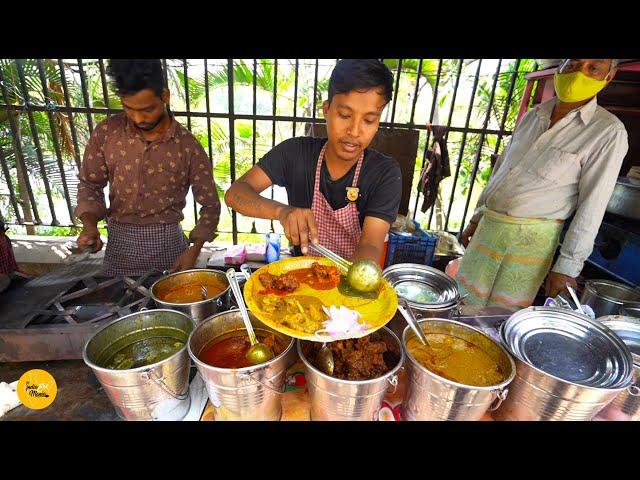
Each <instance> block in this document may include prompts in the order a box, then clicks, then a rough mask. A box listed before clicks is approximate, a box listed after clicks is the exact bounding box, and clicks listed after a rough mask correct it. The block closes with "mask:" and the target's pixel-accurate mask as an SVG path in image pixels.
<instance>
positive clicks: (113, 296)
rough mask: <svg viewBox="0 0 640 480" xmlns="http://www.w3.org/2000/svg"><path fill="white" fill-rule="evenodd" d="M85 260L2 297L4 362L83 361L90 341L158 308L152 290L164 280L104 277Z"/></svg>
mask: <svg viewBox="0 0 640 480" xmlns="http://www.w3.org/2000/svg"><path fill="white" fill-rule="evenodd" d="M100 267H101V260H99V259H85V260H81V261H78V262H76V263H73V264H71V265H65V266H63V267H61V268H59V269H56V270H54V271H52V272H49V273H47V274H46V275H43V276H41V277H37V278H35V279H33V280H30V281H25V280H22V281H14V282H12V285H11V286H10V287H9V288H8V289H7V290H5V292H3V293H2V294H0V361H36V360H37V361H42V360H64V359H80V358H82V349H83V347H84V344H85V343H86V341H87V340H88V339H89V338H90V337H91V336H92V335H93V334H94V333H95V332H96V331H97V330H98V329H100V328H101V327H103V326H104V325H106V324H108V323H109V322H111V321H113V320H115V319H117V318H120V317H123V316H125V315H129V314H130V313H134V312H137V311H139V310H140V309H142V308H144V307H148V308H153V301H152V299H151V297H150V293H149V288H150V286H151V285H152V284H153V282H154V281H155V280H157V279H158V278H159V276H160V273H158V274H157V275H156V276H151V275H148V276H143V277H140V278H138V279H134V278H129V277H123V276H119V277H103V276H100Z"/></svg>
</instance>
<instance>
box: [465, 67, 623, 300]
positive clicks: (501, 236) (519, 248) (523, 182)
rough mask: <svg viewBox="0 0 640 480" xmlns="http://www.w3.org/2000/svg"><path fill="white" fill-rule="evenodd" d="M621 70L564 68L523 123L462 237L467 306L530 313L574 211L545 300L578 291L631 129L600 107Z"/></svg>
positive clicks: (613, 68)
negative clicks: (545, 97)
mask: <svg viewBox="0 0 640 480" xmlns="http://www.w3.org/2000/svg"><path fill="white" fill-rule="evenodd" d="M616 65H617V61H616V60H613V59H567V60H565V61H563V62H562V63H561V64H560V67H559V68H558V71H557V73H556V74H555V77H554V86H555V90H556V95H557V96H556V97H554V98H553V99H551V100H548V101H546V102H543V103H541V104H540V105H538V106H537V107H535V108H533V109H531V110H530V111H528V112H527V113H526V114H525V115H524V116H523V117H522V119H521V120H520V122H519V123H518V125H517V128H516V129H515V131H514V133H513V137H512V139H511V142H510V143H509V145H508V146H507V147H506V148H505V150H504V152H503V153H502V155H501V156H500V158H499V159H498V161H497V162H496V165H495V167H494V170H493V173H492V175H491V178H490V180H489V183H488V184H487V186H486V188H485V189H484V191H483V192H482V194H481V195H480V198H479V200H478V205H477V207H476V211H475V212H474V215H473V217H472V219H471V222H470V223H469V225H468V226H467V228H466V229H465V230H464V232H463V233H462V239H461V241H462V244H463V245H464V246H466V247H467V251H466V253H465V255H464V257H463V258H462V261H461V263H460V267H459V269H458V273H457V276H456V279H457V281H458V284H459V286H460V290H461V291H462V293H467V294H468V296H467V298H466V300H465V302H466V303H468V304H472V305H482V306H484V305H490V306H491V305H495V306H503V307H508V308H522V307H527V306H529V305H531V303H532V302H533V300H534V298H535V296H536V293H537V291H538V289H539V288H540V285H541V284H542V281H543V280H544V278H545V276H546V275H547V272H549V268H550V267H551V262H552V261H553V256H554V254H555V250H556V247H557V245H558V240H559V237H560V233H561V231H562V227H563V224H564V221H565V220H566V219H567V218H569V217H570V216H571V215H572V214H573V213H574V212H575V216H574V218H573V220H572V222H571V225H570V226H569V228H568V230H567V233H566V235H565V238H564V241H563V243H562V247H561V249H560V255H559V258H558V260H557V261H556V263H555V265H554V266H553V268H552V269H551V272H549V275H548V276H547V280H546V282H545V293H546V294H547V295H548V296H555V295H557V294H558V293H559V292H561V291H562V290H564V289H565V288H566V285H567V284H569V285H571V286H573V287H576V280H575V279H576V277H577V276H578V275H579V274H580V271H581V270H582V267H583V265H584V261H585V260H586V259H587V257H588V256H589V255H590V254H591V251H592V250H593V241H594V239H595V236H596V234H597V232H598V228H599V226H600V222H601V221H602V217H603V216H604V212H605V210H606V207H607V203H608V201H609V198H610V197H611V193H612V192H613V188H614V187H615V183H616V180H617V177H618V174H619V172H620V166H621V165H622V161H623V159H624V156H625V155H626V153H627V150H628V142H627V132H626V130H625V127H624V125H623V124H622V122H621V121H620V120H618V118H616V117H615V116H614V115H612V114H611V113H609V112H608V111H607V110H605V109H604V108H602V107H600V106H598V104H597V99H596V94H597V93H598V92H599V91H600V90H602V88H604V87H605V86H606V85H607V84H608V83H609V82H610V81H611V79H612V78H613V77H614V75H615V72H616Z"/></svg>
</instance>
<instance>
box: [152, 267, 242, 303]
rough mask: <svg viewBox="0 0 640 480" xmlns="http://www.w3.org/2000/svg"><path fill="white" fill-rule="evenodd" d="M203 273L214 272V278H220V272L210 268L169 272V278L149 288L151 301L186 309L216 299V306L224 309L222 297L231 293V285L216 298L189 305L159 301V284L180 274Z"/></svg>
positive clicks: (163, 278) (160, 280) (161, 279)
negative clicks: (157, 292) (157, 287)
mask: <svg viewBox="0 0 640 480" xmlns="http://www.w3.org/2000/svg"><path fill="white" fill-rule="evenodd" d="M202 271H206V272H214V273H213V274H212V276H214V277H217V276H218V275H217V273H216V272H218V271H217V270H213V269H210V268H192V269H191V270H181V271H179V272H171V271H169V272H168V275H167V276H165V277H162V278H160V279H158V280H156V281H155V282H154V283H153V285H151V287H150V288H149V294H150V295H151V299H152V300H153V301H154V302H160V303H162V304H163V305H168V306H171V307H184V306H191V305H200V304H204V303H211V300H213V299H215V300H216V302H215V303H216V305H217V306H218V307H220V308H222V306H223V305H224V302H223V301H222V297H224V296H225V295H226V294H227V293H228V292H229V291H230V289H231V286H230V285H227V288H225V289H224V290H223V291H222V292H220V293H219V294H218V295H216V296H215V297H209V298H205V299H204V300H198V301H197V302H188V303H175V302H166V301H164V300H161V299H159V298H158V297H157V296H156V294H155V289H156V286H157V285H158V284H159V283H162V282H163V281H165V280H167V279H169V278H171V277H174V276H178V275H180V274H184V273H190V272H202ZM165 272H166V270H165ZM165 272H162V273H163V274H164V273H165ZM223 276H224V274H223Z"/></svg>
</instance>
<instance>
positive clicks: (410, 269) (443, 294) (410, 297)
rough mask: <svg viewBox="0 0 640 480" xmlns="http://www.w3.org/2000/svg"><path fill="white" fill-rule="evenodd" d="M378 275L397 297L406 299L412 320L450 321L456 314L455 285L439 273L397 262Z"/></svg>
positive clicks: (412, 264) (451, 280)
mask: <svg viewBox="0 0 640 480" xmlns="http://www.w3.org/2000/svg"><path fill="white" fill-rule="evenodd" d="M382 276H383V277H384V279H385V280H387V282H389V284H390V285H391V286H392V287H393V289H394V290H395V291H396V293H397V294H398V296H401V297H404V298H405V299H406V300H407V303H408V304H409V306H410V307H411V309H412V310H413V311H414V314H415V316H416V318H436V317H437V318H451V317H453V316H455V315H456V313H457V311H458V307H459V303H460V292H459V291H458V285H457V284H456V281H455V280H454V279H453V278H451V277H450V276H449V275H447V274H446V273H444V272H441V271H440V270H437V269H435V268H433V267H428V266H426V265H420V264H417V263H398V264H395V265H391V266H389V267H387V268H385V269H384V271H383V272H382Z"/></svg>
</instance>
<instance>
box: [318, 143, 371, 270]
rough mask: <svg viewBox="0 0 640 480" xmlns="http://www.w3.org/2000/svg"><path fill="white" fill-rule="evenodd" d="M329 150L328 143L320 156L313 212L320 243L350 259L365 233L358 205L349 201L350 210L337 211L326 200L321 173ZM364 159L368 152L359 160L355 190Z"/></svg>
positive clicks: (353, 184) (348, 207)
mask: <svg viewBox="0 0 640 480" xmlns="http://www.w3.org/2000/svg"><path fill="white" fill-rule="evenodd" d="M326 147H327V144H326V143H325V144H324V146H323V147H322V150H321V151H320V156H319V157H318V166H317V167H316V180H315V184H314V186H313V202H312V203H311V211H312V212H313V216H314V218H315V220H316V224H317V225H318V240H319V241H320V244H321V245H323V246H324V247H327V248H328V249H330V250H333V251H334V252H335V253H337V254H338V255H340V256H341V257H343V258H346V259H348V260H350V259H351V258H352V257H353V255H354V253H355V251H356V246H357V245H358V241H359V240H360V234H361V233H362V229H361V228H360V220H359V215H358V209H357V208H356V202H349V203H348V204H347V206H346V207H343V208H340V209H338V210H334V209H333V208H331V205H329V202H327V200H326V199H325V198H324V195H323V194H322V192H320V172H321V169H322V160H323V159H324V151H325V149H326ZM363 159H364V152H363V153H362V154H361V155H360V158H359V159H358V163H357V165H356V173H355V175H354V176H353V183H352V185H351V186H352V187H357V185H358V177H359V176H360V168H361V167H362V160H363ZM345 195H346V192H345ZM308 251H309V254H310V255H317V254H316V253H315V251H314V250H313V249H309V250H308Z"/></svg>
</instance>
